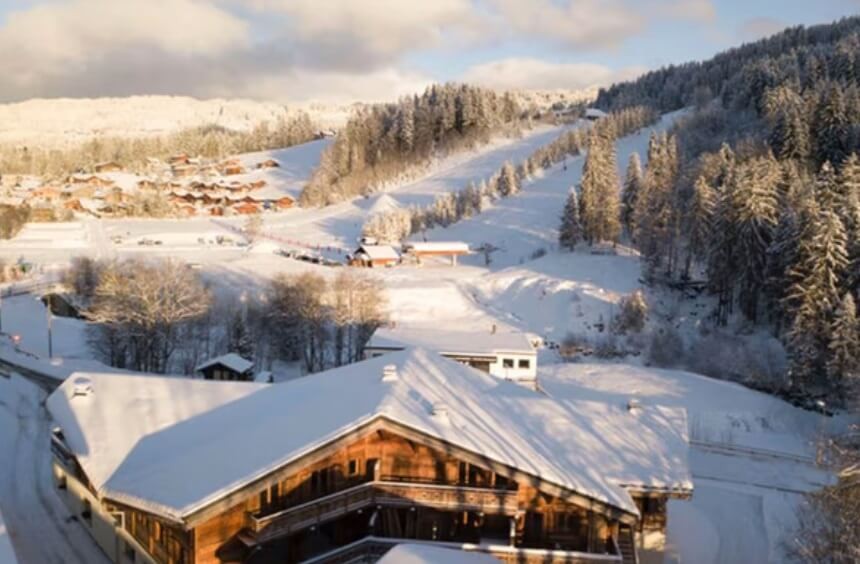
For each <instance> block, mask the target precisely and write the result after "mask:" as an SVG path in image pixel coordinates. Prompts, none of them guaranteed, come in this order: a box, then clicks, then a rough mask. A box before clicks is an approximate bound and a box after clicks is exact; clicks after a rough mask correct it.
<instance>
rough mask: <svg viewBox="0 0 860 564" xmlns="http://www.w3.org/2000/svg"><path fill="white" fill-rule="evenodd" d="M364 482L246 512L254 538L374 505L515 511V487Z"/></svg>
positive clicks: (287, 531)
mask: <svg viewBox="0 0 860 564" xmlns="http://www.w3.org/2000/svg"><path fill="white" fill-rule="evenodd" d="M385 478H386V477H383V479H380V480H373V481H370V482H365V483H363V484H359V485H357V486H353V487H351V488H348V489H345V490H342V491H339V492H336V493H333V494H330V495H327V496H324V497H320V498H318V499H315V500H313V501H309V502H307V503H303V504H301V505H296V506H293V507H290V508H287V509H284V510H282V511H278V512H276V513H271V514H268V515H259V514H257V515H253V514H249V515H248V527H249V528H250V529H251V531H253V532H254V533H255V535H256V540H257V542H265V541H267V540H270V539H273V538H276V537H279V536H282V535H286V534H290V533H292V532H294V531H298V530H301V529H305V528H307V527H309V526H311V525H316V524H317V523H322V522H324V521H328V520H330V519H334V518H337V517H340V516H341V515H345V514H347V513H350V512H352V511H358V510H363V509H365V508H367V507H373V506H376V505H380V506H385V507H414V506H421V507H430V508H433V509H450V510H457V511H482V512H484V513H492V514H504V515H514V514H516V512H517V491H516V490H514V489H509V488H503V489H502V488H490V487H487V488H482V487H474V486H459V485H440V484H432V483H417V482H406V481H393V480H392V481H389V480H386V479H385Z"/></svg>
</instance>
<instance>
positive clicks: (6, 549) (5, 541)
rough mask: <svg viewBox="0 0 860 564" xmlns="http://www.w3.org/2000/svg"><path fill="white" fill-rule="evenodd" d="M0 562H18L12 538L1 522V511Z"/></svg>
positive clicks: (0, 515)
mask: <svg viewBox="0 0 860 564" xmlns="http://www.w3.org/2000/svg"><path fill="white" fill-rule="evenodd" d="M0 562H3V563H4V564H15V563H16V562H18V559H17V557H16V556H15V547H13V546H12V538H11V537H10V536H9V531H8V530H7V529H6V523H4V522H3V513H0Z"/></svg>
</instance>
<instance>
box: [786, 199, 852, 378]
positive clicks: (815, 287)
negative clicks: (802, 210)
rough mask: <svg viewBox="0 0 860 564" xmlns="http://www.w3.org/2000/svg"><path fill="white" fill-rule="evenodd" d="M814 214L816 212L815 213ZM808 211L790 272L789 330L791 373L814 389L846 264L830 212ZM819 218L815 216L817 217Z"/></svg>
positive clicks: (839, 232) (840, 230)
mask: <svg viewBox="0 0 860 564" xmlns="http://www.w3.org/2000/svg"><path fill="white" fill-rule="evenodd" d="M816 212H817V213H816ZM808 213H810V214H811V215H812V217H810V218H808V219H806V220H805V221H804V225H803V231H802V233H801V237H800V244H799V246H798V258H797V262H796V264H795V266H794V267H793V268H792V270H791V277H792V279H793V280H794V282H793V284H792V285H791V287H790V288H789V291H788V295H787V297H786V299H787V300H788V301H789V303H791V304H796V305H793V307H794V311H795V316H794V320H793V323H792V328H791V331H790V332H789V344H790V345H791V349H792V373H793V375H794V377H795V378H796V379H797V380H796V381H795V384H801V385H805V386H807V391H809V388H814V389H816V390H818V391H821V390H822V389H824V388H826V387H827V381H826V380H825V379H823V376H824V375H825V370H824V369H825V361H826V356H827V346H828V338H827V336H828V334H829V331H830V324H831V321H832V315H833V312H834V311H835V310H836V307H837V306H838V304H839V303H840V301H841V299H842V295H843V294H842V288H841V281H842V279H843V277H844V275H845V270H846V266H847V263H848V257H847V251H846V240H845V230H844V228H843V226H842V222H841V221H840V220H839V217H838V216H837V215H836V213H834V212H833V211H830V210H818V209H817V206H816V208H813V209H812V210H810V211H809V212H808ZM816 216H817V217H816Z"/></svg>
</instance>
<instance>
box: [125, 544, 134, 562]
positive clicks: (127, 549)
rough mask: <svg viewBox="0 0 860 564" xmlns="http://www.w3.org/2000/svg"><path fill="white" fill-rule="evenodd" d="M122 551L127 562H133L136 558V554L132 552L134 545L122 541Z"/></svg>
mask: <svg viewBox="0 0 860 564" xmlns="http://www.w3.org/2000/svg"><path fill="white" fill-rule="evenodd" d="M122 552H123V554H124V555H125V559H126V560H128V561H129V562H134V561H135V559H136V558H137V554H136V553H135V552H134V547H133V546H131V544H130V543H128V542H125V543H123V549H122Z"/></svg>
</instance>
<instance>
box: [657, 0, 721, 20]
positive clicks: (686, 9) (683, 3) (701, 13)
mask: <svg viewBox="0 0 860 564" xmlns="http://www.w3.org/2000/svg"><path fill="white" fill-rule="evenodd" d="M658 12H659V13H660V14H662V15H664V16H666V17H670V18H673V19H676V20H686V21H692V22H699V23H706V24H707V23H711V22H713V21H714V20H716V19H717V10H716V8H715V7H714V4H713V2H711V0H665V1H664V2H662V3H661V4H660V5H659V10H658Z"/></svg>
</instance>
